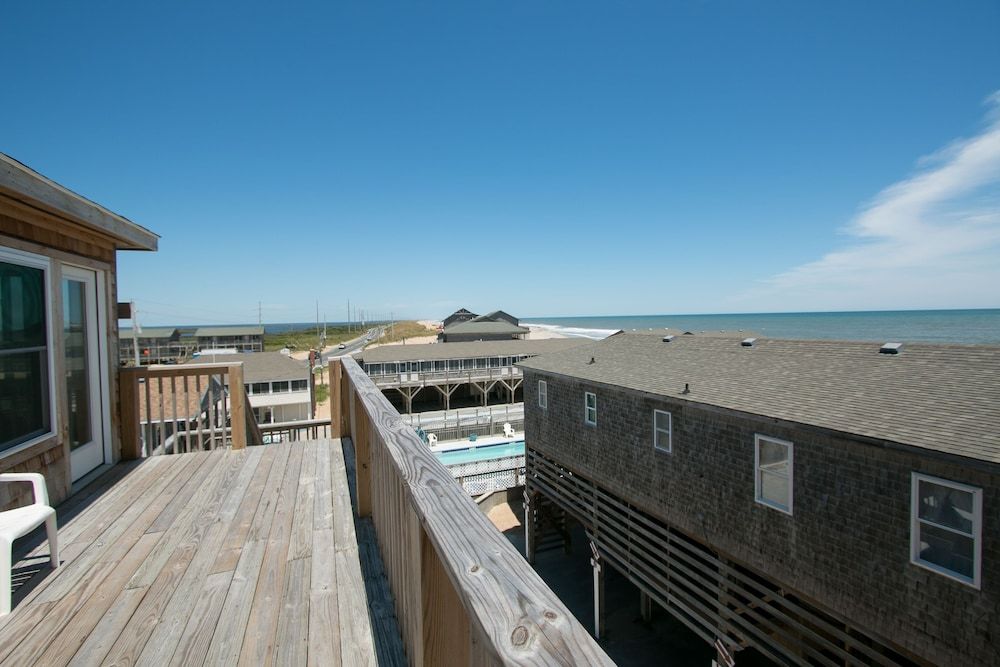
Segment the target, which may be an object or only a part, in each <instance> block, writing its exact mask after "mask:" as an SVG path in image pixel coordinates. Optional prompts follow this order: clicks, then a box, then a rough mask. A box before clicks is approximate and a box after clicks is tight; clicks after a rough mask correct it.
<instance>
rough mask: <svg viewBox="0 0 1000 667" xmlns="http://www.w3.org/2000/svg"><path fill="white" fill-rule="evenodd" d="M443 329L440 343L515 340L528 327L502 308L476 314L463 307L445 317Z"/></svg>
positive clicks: (523, 334) (519, 337) (522, 335)
mask: <svg viewBox="0 0 1000 667" xmlns="http://www.w3.org/2000/svg"><path fill="white" fill-rule="evenodd" d="M443 325H444V329H443V330H442V331H441V333H440V334H438V341H440V342H442V343H468V342H471V341H477V340H516V339H521V338H524V336H525V334H527V333H528V329H527V328H525V327H522V326H520V323H519V321H518V319H517V318H516V317H514V316H513V315H510V314H509V313H505V312H504V311H502V310H494V311H493V312H492V313H488V314H486V315H476V314H475V313H472V312H469V311H468V310H466V309H465V308H462V309H461V310H457V311H455V312H454V313H452V314H451V315H449V316H448V317H446V318H445V320H444V322H443Z"/></svg>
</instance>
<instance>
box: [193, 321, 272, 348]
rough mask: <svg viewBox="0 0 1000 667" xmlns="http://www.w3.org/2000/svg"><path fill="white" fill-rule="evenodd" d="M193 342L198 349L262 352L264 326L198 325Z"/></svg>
mask: <svg viewBox="0 0 1000 667" xmlns="http://www.w3.org/2000/svg"><path fill="white" fill-rule="evenodd" d="M194 342H195V346H196V348H197V349H198V350H199V351H200V350H236V351H237V352H263V351H264V327H262V326H250V327H200V328H198V329H196V330H195V332H194Z"/></svg>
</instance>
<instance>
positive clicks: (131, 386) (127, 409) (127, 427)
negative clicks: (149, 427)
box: [118, 368, 143, 461]
mask: <svg viewBox="0 0 1000 667" xmlns="http://www.w3.org/2000/svg"><path fill="white" fill-rule="evenodd" d="M142 372H143V371H142V369H141V368H123V369H121V370H120V371H119V372H118V391H119V399H120V405H119V419H120V420H121V429H122V431H121V436H122V454H121V456H122V460H125V461H128V460H131V459H137V458H140V457H141V456H142V441H141V439H140V437H139V421H140V418H139V375H140V374H142Z"/></svg>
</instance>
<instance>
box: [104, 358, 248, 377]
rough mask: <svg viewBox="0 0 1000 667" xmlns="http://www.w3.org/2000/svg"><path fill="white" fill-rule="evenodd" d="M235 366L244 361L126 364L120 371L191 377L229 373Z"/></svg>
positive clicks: (142, 374) (145, 374) (241, 364)
mask: <svg viewBox="0 0 1000 667" xmlns="http://www.w3.org/2000/svg"><path fill="white" fill-rule="evenodd" d="M233 366H240V367H242V366H243V362H242V361H237V362H234V363H231V364H226V363H211V364H149V365H148V366H126V367H123V368H120V369H119V371H120V372H122V373H132V374H136V375H141V376H152V377H171V376H173V377H184V376H188V377H191V376H195V375H219V374H223V375H227V374H228V373H229V369H230V368H232V367H233Z"/></svg>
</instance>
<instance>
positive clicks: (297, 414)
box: [189, 352, 314, 424]
mask: <svg viewBox="0 0 1000 667" xmlns="http://www.w3.org/2000/svg"><path fill="white" fill-rule="evenodd" d="M189 363H192V364H237V363H242V364H243V383H244V385H245V387H246V392H247V396H248V398H249V399H250V407H251V408H252V409H253V415H254V417H255V419H256V421H257V423H258V424H274V423H280V422H291V421H300V420H303V419H311V418H312V416H313V411H314V401H313V387H312V383H311V382H310V380H309V378H310V373H309V364H308V363H307V362H305V361H299V360H298V359H292V358H291V357H289V356H286V355H284V354H282V353H281V352H256V353H253V354H246V353H244V354H201V355H198V356H197V357H195V358H194V359H192V360H191V361H190V362H189Z"/></svg>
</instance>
